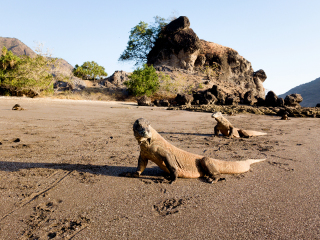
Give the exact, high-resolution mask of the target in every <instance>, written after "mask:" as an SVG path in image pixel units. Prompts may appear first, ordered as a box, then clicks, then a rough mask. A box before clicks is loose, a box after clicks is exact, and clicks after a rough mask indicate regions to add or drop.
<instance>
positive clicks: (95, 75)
mask: <svg viewBox="0 0 320 240" xmlns="http://www.w3.org/2000/svg"><path fill="white" fill-rule="evenodd" d="M73 74H74V76H76V77H78V78H81V79H85V80H96V79H102V78H103V77H106V76H108V74H107V73H106V72H105V68H104V67H102V66H99V65H98V63H96V62H94V61H91V62H89V61H88V62H84V63H83V64H82V65H81V66H79V65H78V64H76V65H75V68H74V69H73Z"/></svg>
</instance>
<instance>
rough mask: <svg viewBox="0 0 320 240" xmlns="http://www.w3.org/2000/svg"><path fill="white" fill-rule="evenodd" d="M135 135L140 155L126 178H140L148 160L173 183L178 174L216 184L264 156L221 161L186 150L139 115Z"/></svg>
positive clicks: (244, 169) (135, 124)
mask: <svg viewBox="0 0 320 240" xmlns="http://www.w3.org/2000/svg"><path fill="white" fill-rule="evenodd" d="M133 132H134V136H135V138H136V139H137V141H138V143H139V145H140V156H139V160H138V167H137V171H136V172H135V173H125V174H124V176H127V177H139V176H140V175H141V173H142V172H143V171H144V170H145V168H146V167H147V164H148V160H151V161H153V162H154V163H156V164H157V165H158V166H159V167H160V168H161V169H162V170H163V171H165V172H167V173H169V175H170V183H172V182H174V181H175V180H176V179H177V177H181V178H199V177H206V178H207V182H209V183H213V182H214V183H215V182H217V181H218V180H219V178H220V174H236V173H244V172H247V171H249V169H250V165H251V164H252V163H256V162H261V161H264V160H265V159H247V160H245V161H222V160H217V159H213V158H208V157H203V156H201V155H197V154H193V153H189V152H186V151H184V150H182V149H179V148H177V147H175V146H173V145H172V144H170V143H169V142H167V141H166V140H165V139H164V138H163V137H162V136H161V135H160V134H159V133H158V132H157V131H156V130H155V129H153V128H152V127H151V125H150V123H149V122H148V121H147V120H146V119H144V118H139V119H137V120H136V121H135V123H134V124H133Z"/></svg>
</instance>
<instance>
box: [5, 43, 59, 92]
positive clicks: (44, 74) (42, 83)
mask: <svg viewBox="0 0 320 240" xmlns="http://www.w3.org/2000/svg"><path fill="white" fill-rule="evenodd" d="M36 51H37V52H38V54H37V55H36V57H34V58H31V57H29V56H20V57H18V56H16V55H14V54H13V53H12V52H11V51H7V49H6V48H3V49H2V55H1V57H0V88H2V89H6V91H7V92H8V93H13V92H17V91H20V92H23V93H31V92H32V94H30V95H33V96H35V95H40V94H43V93H51V92H53V83H54V81H55V79H54V77H53V75H52V68H53V67H58V65H59V64H58V63H57V60H58V59H56V58H51V57H50V55H49V54H48V53H44V54H43V53H42V49H41V45H40V46H38V48H37V49H36ZM27 95H28V94H27Z"/></svg>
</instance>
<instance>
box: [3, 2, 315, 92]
mask: <svg viewBox="0 0 320 240" xmlns="http://www.w3.org/2000/svg"><path fill="white" fill-rule="evenodd" d="M0 9H1V11H0V12H1V19H2V21H1V25H0V36H1V37H12V38H17V39H19V40H20V41H22V42H23V43H24V44H26V45H27V46H29V47H30V48H31V49H33V50H35V48H36V47H37V44H39V43H40V44H43V46H44V47H43V48H44V51H46V50H47V49H48V50H49V52H50V53H51V54H52V56H53V57H58V58H63V59H65V60H66V61H67V62H69V63H70V64H71V65H72V66H75V65H76V64H78V65H82V64H83V63H84V62H86V61H95V62H97V63H98V64H99V65H101V66H103V67H104V68H105V69H106V72H107V73H108V75H109V76H110V75H112V74H113V73H114V71H116V70H124V71H126V72H132V71H133V70H135V68H136V67H135V66H134V62H127V63H124V62H119V61H118V59H119V56H120V55H121V53H122V52H123V51H124V50H125V48H126V46H127V42H128V39H129V32H130V30H131V29H132V28H133V27H134V26H135V25H137V24H138V23H139V22H140V21H144V22H146V23H150V24H152V23H153V22H154V17H155V16H160V17H163V18H166V19H170V18H173V17H179V16H187V17H188V18H189V20H190V24H191V26H190V27H191V28H192V29H193V30H194V32H195V33H196V34H197V35H198V37H199V38H200V39H204V40H206V41H210V42H214V43H218V44H221V45H223V46H227V47H230V48H233V49H235V50H236V51H237V52H238V53H239V54H240V55H241V56H243V57H244V58H245V59H247V60H248V61H250V62H251V64H252V67H253V70H254V71H257V70H259V69H263V70H264V71H265V73H266V74H267V79H266V81H265V82H264V87H265V88H266V90H267V91H270V90H272V91H274V92H275V93H276V94H277V95H280V94H283V93H285V92H286V91H288V90H290V89H291V88H293V87H296V86H298V85H300V84H303V83H306V82H310V81H312V80H314V79H316V78H318V77H320V61H319V56H320V46H319V39H320V14H319V10H320V1H319V0H304V1H301V0H268V1H262V0H242V1H239V0H224V1H221V0H219V1H216V0H205V1H201V0H199V1H194V0H192V1H191V0H184V1H180V0H179V1H176V0H161V1H147V0H135V1H132V0H127V1H126V0H117V1H114V0H112V1H111V0H90V1H84V0H63V1H62V0H55V1H48V0H28V1H26V0H10V1H1V3H0Z"/></svg>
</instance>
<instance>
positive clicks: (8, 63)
mask: <svg viewBox="0 0 320 240" xmlns="http://www.w3.org/2000/svg"><path fill="white" fill-rule="evenodd" d="M19 61H20V58H19V57H18V56H16V55H14V54H13V53H12V51H9V52H8V49H7V48H6V47H5V46H4V47H3V48H2V54H1V57H0V69H2V70H7V69H12V68H14V66H15V65H16V64H17V63H18V62H19Z"/></svg>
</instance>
